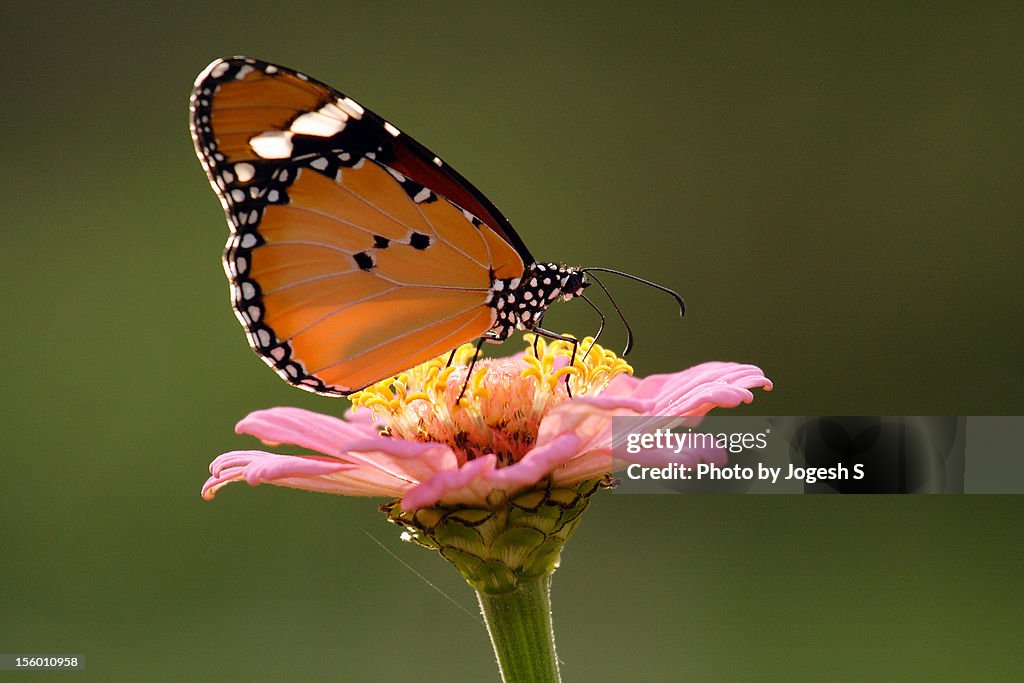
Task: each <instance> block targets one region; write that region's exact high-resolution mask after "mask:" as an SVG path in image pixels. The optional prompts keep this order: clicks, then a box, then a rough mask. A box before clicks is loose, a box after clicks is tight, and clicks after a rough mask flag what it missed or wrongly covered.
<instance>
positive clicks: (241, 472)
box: [203, 451, 381, 500]
mask: <svg viewBox="0 0 1024 683" xmlns="http://www.w3.org/2000/svg"><path fill="white" fill-rule="evenodd" d="M356 469H358V468H357V467H356V466H355V465H347V464H345V463H342V462H339V461H337V460H332V459H329V458H322V457H318V456H294V455H277V454H274V453H265V452H263V451H231V452H230V453H225V454H223V455H221V456H219V457H217V458H216V459H215V460H214V461H213V462H212V463H211V464H210V474H212V475H213V476H211V477H210V478H209V479H208V480H207V481H206V484H204V485H203V498H205V499H207V500H212V499H213V497H214V496H215V495H216V493H217V491H218V490H219V489H220V488H221V487H222V486H224V485H226V484H229V483H231V482H233V481H241V480H245V482H246V483H248V484H249V485H250V486H257V485H259V484H262V483H269V484H276V485H278V486H289V487H291V488H299V489H307V490H311V491H321V492H325V493H342V494H347V495H356V496H368V495H381V494H380V493H379V487H376V486H374V487H368V486H367V485H365V484H364V483H363V482H360V481H358V480H354V479H352V478H350V477H347V476H345V474H346V473H348V472H351V471H353V470H356Z"/></svg>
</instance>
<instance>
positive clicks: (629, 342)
mask: <svg viewBox="0 0 1024 683" xmlns="http://www.w3.org/2000/svg"><path fill="white" fill-rule="evenodd" d="M590 277H591V278H592V279H593V280H594V282H596V283H597V286H598V287H600V288H601V289H602V290H604V293H605V296H607V297H608V301H611V302H612V306H613V307H614V308H615V312H616V313H618V314H619V320H621V321H622V325H623V326H624V327H625V328H626V348H625V349H623V350H622V355H623V356H625V355H627V354H628V353H629V352H630V351H632V350H633V328H632V327H630V326H629V321H627V320H626V316H624V315H623V314H622V309H621V308H619V305H618V304H617V303H615V299H613V298H612V293H611V292H609V291H608V288H607V287H605V286H604V283H603V282H601V281H600V280H598V279H597V276H596V275H594V274H591V275H590ZM584 298H586V297H584ZM588 303H589V302H588ZM590 305H591V306H593V305H594V304H590ZM595 308H596V306H595ZM601 326H602V327H604V316H603V315H602V316H601Z"/></svg>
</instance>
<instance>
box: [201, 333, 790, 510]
mask: <svg viewBox="0 0 1024 683" xmlns="http://www.w3.org/2000/svg"><path fill="white" fill-rule="evenodd" d="M580 349H581V352H580V353H579V354H578V355H577V357H576V360H575V363H574V364H573V365H571V366H570V365H569V357H570V354H571V347H570V345H568V344H565V343H563V342H554V343H545V342H544V341H543V340H538V352H537V353H536V354H534V351H533V344H532V340H531V343H530V345H529V347H528V348H527V351H526V353H524V354H518V355H516V356H512V357H509V358H499V359H493V360H491V359H483V360H480V361H479V362H478V363H477V364H476V368H475V370H474V373H473V377H472V378H471V379H470V381H469V383H468V386H467V387H466V392H465V396H464V397H463V399H462V401H461V402H460V403H459V404H458V405H456V402H455V401H456V398H457V397H458V396H459V393H460V392H461V391H462V389H463V386H464V385H465V384H466V373H467V372H468V368H467V367H466V365H467V363H468V361H469V359H470V358H471V357H472V354H473V347H472V345H466V346H464V347H462V348H460V349H459V351H458V352H457V354H456V361H457V362H455V363H453V364H452V366H451V367H445V363H446V361H447V358H446V357H440V358H438V359H435V360H433V361H430V362H428V363H425V364H423V365H421V366H419V367H416V368H413V369H412V370H409V371H408V372H405V373H402V374H401V375H399V376H398V377H396V378H394V379H393V380H387V381H385V382H381V383H379V384H377V385H374V386H372V387H369V388H367V389H365V390H363V391H361V392H359V393H357V394H353V395H352V397H351V398H352V403H353V406H354V407H353V410H352V411H350V412H349V413H348V414H347V415H346V417H345V419H340V418H337V417H332V416H328V415H321V414H318V413H313V412H310V411H308V410H302V409H298V408H271V409H268V410H260V411H257V412H254V413H251V414H250V415H248V416H247V417H246V418H244V419H243V420H242V421H241V422H239V423H238V425H237V427H236V429H235V431H236V432H238V433H239V434H250V435H252V436H255V437H257V438H258V439H260V440H262V441H264V442H266V443H269V444H281V443H288V444H294V445H296V446H300V447H302V448H305V449H309V450H312V451H316V452H318V453H322V454H323V455H278V454H274V453H268V452H266V451H262V450H242V451H232V452H230V453H225V454H223V455H221V456H219V457H218V458H216V459H215V460H214V461H213V463H211V465H210V472H211V474H212V475H213V476H211V477H210V479H209V480H208V481H207V482H206V484H205V485H204V486H203V497H204V498H206V499H212V498H213V497H214V495H215V494H216V493H217V491H218V490H219V489H220V488H221V487H222V486H224V485H225V484H228V483H230V482H233V481H241V480H244V481H246V482H248V483H249V484H250V485H251V486H255V485H257V484H261V483H269V484H276V485H278V486H288V487H292V488H299V489H307V490H310V491H323V492H327V493H340V494H347V495H359V496H386V497H389V498H398V499H401V509H402V510H405V511H413V510H417V509H420V508H425V507H430V506H434V505H439V504H440V505H445V506H467V507H477V508H486V507H492V506H493V505H495V504H497V503H498V502H500V501H503V500H507V499H508V498H509V497H511V496H514V495H516V494H518V493H521V492H523V491H529V490H530V489H533V488H537V487H538V486H547V487H549V488H550V487H572V486H574V485H577V484H579V483H581V482H587V481H592V480H596V479H601V478H604V477H607V475H608V474H609V473H610V471H612V469H613V468H615V467H616V466H617V465H620V463H613V459H612V440H611V430H612V418H613V417H614V416H633V417H643V416H673V417H689V416H701V415H704V414H705V413H707V412H708V411H709V410H711V409H712V408H716V407H721V408H732V407H735V406H737V405H739V404H740V403H750V402H751V401H752V400H753V394H752V393H751V391H750V390H751V389H753V388H756V387H762V388H764V389H766V390H771V388H772V384H771V382H770V381H769V380H768V379H767V378H766V377H765V376H764V374H763V373H762V372H761V370H760V369H759V368H757V367H755V366H753V365H741V364H737V363H720V362H713V363H704V364H702V365H698V366H695V367H693V368H690V369H689V370H684V371H682V372H678V373H673V374H667V375H653V376H651V377H647V378H644V379H638V378H635V377H632V376H630V373H631V372H632V369H631V368H630V367H629V365H627V364H626V363H625V362H624V361H623V360H622V359H620V358H618V357H616V356H615V354H614V353H611V352H610V351H607V350H605V349H603V348H601V347H600V346H598V345H596V344H593V340H591V339H585V340H583V341H582V342H581V344H580ZM584 351H585V352H586V353H585V354H584ZM566 375H568V377H569V387H570V389H571V397H570V395H569V393H568V392H567V391H566V382H565V376H566ZM716 457H717V456H716V454H699V453H684V454H683V455H682V456H681V459H679V460H677V461H679V462H683V463H684V464H688V465H691V466H692V465H693V464H694V462H695V461H696V460H697V459H699V458H703V459H705V460H715V459H716Z"/></svg>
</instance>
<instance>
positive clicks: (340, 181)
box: [190, 57, 684, 396]
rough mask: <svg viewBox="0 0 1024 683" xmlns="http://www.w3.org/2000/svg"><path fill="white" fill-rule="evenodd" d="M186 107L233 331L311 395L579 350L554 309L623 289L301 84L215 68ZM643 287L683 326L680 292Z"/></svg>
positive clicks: (322, 92)
mask: <svg viewBox="0 0 1024 683" xmlns="http://www.w3.org/2000/svg"><path fill="white" fill-rule="evenodd" d="M190 105H191V106H190V114H191V116H190V128H191V132H192V139H193V141H194V143H195V149H196V153H197V155H198V157H199V160H200V162H201V163H202V165H203V168H204V170H205V171H206V174H207V176H208V177H209V180H210V184H211V186H212V187H213V190H214V192H215V193H216V194H217V196H218V197H219V198H220V201H221V204H222V206H223V208H224V212H225V214H226V216H227V222H228V228H229V230H230V236H229V237H228V241H227V245H226V247H225V252H224V259H223V263H224V270H225V272H226V274H227V276H228V280H229V281H230V284H231V299H232V305H233V307H234V311H235V315H236V316H237V318H238V320H239V322H241V324H242V326H243V327H244V328H245V331H246V335H247V337H248V340H249V344H250V346H252V348H253V349H254V350H255V351H256V353H258V354H259V355H260V357H261V358H262V359H263V360H264V362H266V363H267V364H268V365H269V366H270V367H272V368H273V369H274V370H275V371H276V372H277V373H278V374H279V375H280V376H281V377H282V378H284V379H285V380H286V381H287V382H289V383H290V384H293V385H295V386H297V387H299V388H301V389H305V390H307V391H312V392H315V393H318V394H324V395H329V396H345V395H348V394H351V393H353V392H355V391H358V390H360V389H363V388H365V387H367V386H369V385H371V384H374V383H376V382H378V381H381V380H383V379H387V378H389V377H392V376H394V375H396V374H398V373H400V372H401V371H403V370H406V369H408V368H411V367H414V366H416V365H418V364H420V363H422V362H425V361H427V360H430V359H431V358H435V357H437V356H439V355H441V354H443V353H445V352H447V351H450V350H451V349H453V348H455V347H457V346H459V345H460V344H463V343H466V342H468V341H472V340H474V339H479V340H480V341H481V342H482V341H483V340H487V341H494V342H500V341H503V340H505V339H507V338H508V337H509V336H510V335H511V334H512V332H513V331H514V330H517V329H518V330H529V331H532V332H535V333H537V334H539V335H541V336H545V337H549V338H554V339H562V340H565V341H568V342H570V343H573V344H574V345H575V344H576V343H577V342H576V340H575V339H574V338H572V337H565V336H562V335H558V334H555V333H553V332H551V331H549V330H546V329H544V328H543V327H542V321H543V318H544V313H545V311H546V310H547V308H548V306H549V305H551V304H552V303H553V302H554V301H556V300H569V299H572V298H574V297H582V298H584V299H586V297H585V296H584V295H583V290H584V289H585V288H586V287H587V286H588V285H589V284H590V278H589V277H588V275H589V276H590V277H593V271H595V270H597V271H601V270H604V271H607V272H614V273H617V274H620V275H625V274H624V273H618V271H612V270H610V269H605V268H574V267H568V266H565V265H561V264H557V263H542V262H537V261H536V260H535V259H534V258H533V256H532V255H531V254H530V251H529V249H528V248H527V247H526V244H525V243H524V242H523V240H522V239H521V238H520V237H519V235H518V234H517V233H516V231H515V230H514V229H513V228H512V225H511V223H509V221H508V219H506V218H505V216H503V215H502V214H501V212H500V211H498V209H497V208H495V206H494V205H493V204H492V203H491V202H490V201H489V200H488V199H487V198H486V197H485V196H484V195H483V194H482V193H481V192H480V191H479V190H477V189H476V188H475V187H474V186H473V185H471V184H470V183H469V181H467V180H466V179H465V178H463V177H462V176H461V175H459V173H457V172H456V171H455V170H454V169H453V168H451V167H450V166H449V165H448V164H446V163H445V162H443V161H442V160H441V159H440V157H438V156H437V155H436V154H434V153H433V152H431V151H430V150H428V149H427V148H426V147H424V146H423V145H421V144H420V143H418V142H417V141H416V140H414V139H413V138H411V137H410V136H408V135H406V134H405V133H403V132H402V131H401V130H399V129H398V128H397V127H395V126H394V125H393V124H391V123H390V122H388V121H386V120H384V119H383V118H381V117H380V116H378V115H377V114H375V113H374V112H372V111H370V110H369V109H367V108H365V107H363V106H362V105H360V104H359V103H358V102H356V101H355V100H353V99H352V98H350V97H347V96H346V95H344V94H343V93H341V92H338V91H337V90H335V89H333V88H331V87H330V86H327V85H325V84H323V83H321V82H319V81H317V80H314V79H313V78H310V77H309V76H307V75H305V74H303V73H300V72H298V71H295V70H293V69H289V68H287V67H284V66H280V65H276V64H270V63H268V62H263V61H260V60H256V59H252V58H247V57H232V58H229V59H218V60H216V61H214V62H213V63H212V64H210V65H209V66H208V67H207V68H206V69H205V70H204V71H203V72H202V73H201V74H200V75H199V77H198V78H197V79H196V82H195V87H194V89H193V91H192V96H191V100H190ZM627 277H634V276H629V275H627ZM634 279H637V280H640V281H641V282H645V283H646V284H650V285H652V286H655V287H657V288H658V289H662V290H663V291H666V292H669V293H670V294H672V295H673V296H674V297H675V298H676V300H677V302H678V303H679V305H680V310H681V311H682V310H684V309H683V303H682V299H681V298H680V297H679V295H678V294H676V293H675V292H672V291H671V290H668V289H667V288H664V287H661V286H660V285H655V284H654V283H649V282H647V281H646V280H642V279H640V278H635V277H634ZM595 280H596V278H595ZM598 283H599V284H600V282H599V281H598ZM601 287H602V289H603V288H604V286H603V285H601ZM606 291H607V290H606ZM586 300H587V302H588V303H590V305H591V306H594V304H593V303H592V302H590V300H589V299H586ZM613 304H614V302H613ZM595 309H596V307H595ZM616 311H617V312H618V307H617V306H616ZM599 313H600V311H599ZM620 317H621V312H620ZM603 322H604V316H603V315H602V326H603ZM627 330H628V326H627ZM629 335H630V339H631V337H632V333H631V332H629ZM627 346H628V344H627ZM477 348H478V349H479V345H478V347H477ZM574 348H575V346H574Z"/></svg>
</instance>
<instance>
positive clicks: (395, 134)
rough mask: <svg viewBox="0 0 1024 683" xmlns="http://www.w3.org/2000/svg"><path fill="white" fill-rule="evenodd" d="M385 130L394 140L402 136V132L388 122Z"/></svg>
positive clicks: (385, 124) (385, 123)
mask: <svg viewBox="0 0 1024 683" xmlns="http://www.w3.org/2000/svg"><path fill="white" fill-rule="evenodd" d="M384 130H386V131H387V132H388V134H389V135H391V137H393V138H397V137H398V136H399V135H401V134H402V131H400V130H398V129H397V128H395V127H394V126H393V125H391V124H390V123H388V122H387V121H385V122H384Z"/></svg>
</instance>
